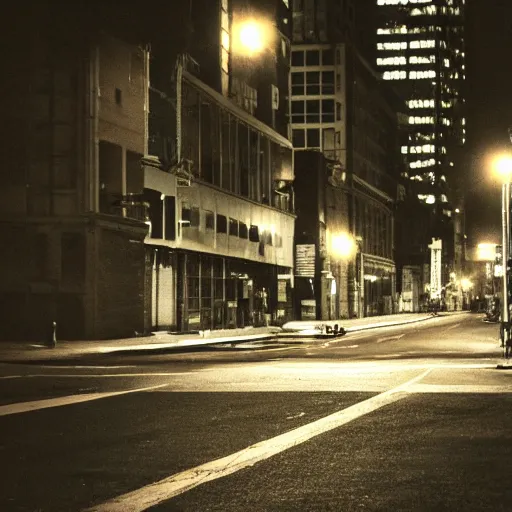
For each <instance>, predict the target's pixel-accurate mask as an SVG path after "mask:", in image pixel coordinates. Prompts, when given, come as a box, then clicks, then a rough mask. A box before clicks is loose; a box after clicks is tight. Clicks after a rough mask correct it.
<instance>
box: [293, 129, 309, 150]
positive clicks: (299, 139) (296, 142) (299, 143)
mask: <svg viewBox="0 0 512 512" xmlns="http://www.w3.org/2000/svg"><path fill="white" fill-rule="evenodd" d="M292 143H293V147H294V148H305V147H306V136H305V134H304V130H293V131H292Z"/></svg>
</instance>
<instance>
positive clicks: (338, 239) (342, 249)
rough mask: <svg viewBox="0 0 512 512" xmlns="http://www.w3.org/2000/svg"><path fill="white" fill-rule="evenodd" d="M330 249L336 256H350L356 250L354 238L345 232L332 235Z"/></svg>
mask: <svg viewBox="0 0 512 512" xmlns="http://www.w3.org/2000/svg"><path fill="white" fill-rule="evenodd" d="M331 250H332V252H333V254H334V255H336V256H338V257H341V258H350V257H351V256H353V255H354V254H355V252H356V243H355V240H354V238H353V237H352V236H350V235H348V234H347V233H341V234H339V235H333V236H332V238H331Z"/></svg>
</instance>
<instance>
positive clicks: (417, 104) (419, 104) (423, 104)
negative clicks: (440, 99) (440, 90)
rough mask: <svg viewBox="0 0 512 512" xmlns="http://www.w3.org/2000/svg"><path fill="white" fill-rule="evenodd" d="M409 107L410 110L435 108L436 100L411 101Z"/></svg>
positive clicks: (408, 103)
mask: <svg viewBox="0 0 512 512" xmlns="http://www.w3.org/2000/svg"><path fill="white" fill-rule="evenodd" d="M407 105H408V107H409V108H434V100H433V99H430V100H409V101H408V102H407Z"/></svg>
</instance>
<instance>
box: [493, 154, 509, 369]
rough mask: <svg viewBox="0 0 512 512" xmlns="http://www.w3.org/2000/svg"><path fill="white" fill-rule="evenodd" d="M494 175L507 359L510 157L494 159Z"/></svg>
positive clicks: (502, 332) (501, 329)
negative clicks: (498, 191) (498, 182)
mask: <svg viewBox="0 0 512 512" xmlns="http://www.w3.org/2000/svg"><path fill="white" fill-rule="evenodd" d="M494 168H495V170H496V173H497V174H498V175H499V176H500V178H501V180H502V189H501V227H502V243H503V248H502V252H503V300H502V314H501V325H500V337H501V345H502V347H503V352H504V356H505V359H507V360H508V359H509V356H510V349H511V342H512V340H511V336H510V307H509V302H510V300H509V282H508V278H509V270H508V266H509V265H508V261H509V259H510V254H511V253H510V179H511V176H512V157H511V156H509V155H502V156H499V157H497V158H496V160H495V162H494Z"/></svg>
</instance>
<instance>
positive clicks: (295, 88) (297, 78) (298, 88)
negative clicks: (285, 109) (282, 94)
mask: <svg viewBox="0 0 512 512" xmlns="http://www.w3.org/2000/svg"><path fill="white" fill-rule="evenodd" d="M292 95H293V96H303V95H304V73H303V72H302V71H301V72H300V73H292Z"/></svg>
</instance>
